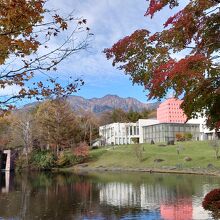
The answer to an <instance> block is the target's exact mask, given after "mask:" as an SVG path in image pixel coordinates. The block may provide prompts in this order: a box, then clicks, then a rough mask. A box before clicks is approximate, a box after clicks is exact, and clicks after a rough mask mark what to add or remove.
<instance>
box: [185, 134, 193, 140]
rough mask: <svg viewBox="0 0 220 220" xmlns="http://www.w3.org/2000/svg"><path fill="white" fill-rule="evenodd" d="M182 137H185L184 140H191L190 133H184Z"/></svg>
mask: <svg viewBox="0 0 220 220" xmlns="http://www.w3.org/2000/svg"><path fill="white" fill-rule="evenodd" d="M184 138H185V140H187V141H190V140H192V138H193V135H192V134H191V133H185V134H184Z"/></svg>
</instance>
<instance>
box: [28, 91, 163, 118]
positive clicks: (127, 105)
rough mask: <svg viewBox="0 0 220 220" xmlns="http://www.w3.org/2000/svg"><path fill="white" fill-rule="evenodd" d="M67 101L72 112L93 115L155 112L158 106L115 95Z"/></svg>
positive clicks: (33, 104) (73, 97) (156, 103)
mask: <svg viewBox="0 0 220 220" xmlns="http://www.w3.org/2000/svg"><path fill="white" fill-rule="evenodd" d="M67 101H68V102H69V103H70V105H71V107H72V109H73V110H75V111H77V112H79V113H80V111H81V110H83V111H91V112H93V113H95V114H97V115H98V114H101V113H102V112H106V111H112V110H114V109H117V108H120V109H123V110H124V111H129V110H130V109H133V111H141V110H143V109H146V110H155V109H157V107H158V106H159V104H160V103H159V102H155V103H143V102H140V101H138V100H137V99H135V98H131V97H128V98H122V97H119V96H117V95H106V96H104V97H102V98H92V99H86V98H83V97H81V96H74V95H73V96H69V97H68V98H67ZM38 104H39V102H33V103H30V104H27V105H25V106H24V108H26V109H28V108H32V107H34V106H36V105H38Z"/></svg>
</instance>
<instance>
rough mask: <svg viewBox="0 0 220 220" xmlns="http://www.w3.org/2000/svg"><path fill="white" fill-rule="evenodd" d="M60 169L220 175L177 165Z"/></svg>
mask: <svg viewBox="0 0 220 220" xmlns="http://www.w3.org/2000/svg"><path fill="white" fill-rule="evenodd" d="M59 171H68V172H74V173H83V172H86V173H88V172H118V173H120V172H140V173H143V172H145V173H167V174H189V175H208V176H216V177H220V170H217V169H212V170H211V169H210V170H208V169H205V168H204V169H202V168H187V169H177V168H175V167H170V168H125V167H104V166H100V167H90V166H89V165H88V164H81V165H75V166H73V167H70V168H62V169H59Z"/></svg>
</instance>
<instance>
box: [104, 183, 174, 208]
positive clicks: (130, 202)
mask: <svg viewBox="0 0 220 220" xmlns="http://www.w3.org/2000/svg"><path fill="white" fill-rule="evenodd" d="M174 200H175V193H174V192H170V190H169V189H167V188H164V187H162V186H161V185H146V184H141V185H139V186H134V185H132V184H125V183H109V184H106V185H105V186H103V187H102V188H101V189H100V203H105V204H108V205H113V206H120V207H127V206H130V207H131V206H132V207H139V208H141V209H152V208H154V209H158V208H160V204H163V203H165V202H167V201H174Z"/></svg>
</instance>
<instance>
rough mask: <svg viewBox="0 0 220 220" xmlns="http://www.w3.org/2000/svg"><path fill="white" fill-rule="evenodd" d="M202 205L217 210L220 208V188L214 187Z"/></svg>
mask: <svg viewBox="0 0 220 220" xmlns="http://www.w3.org/2000/svg"><path fill="white" fill-rule="evenodd" d="M202 206H203V208H204V209H206V210H210V211H216V210H218V209H220V189H214V190H212V191H211V192H209V193H208V194H207V195H206V196H205V198H204V200H203V202H202Z"/></svg>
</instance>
